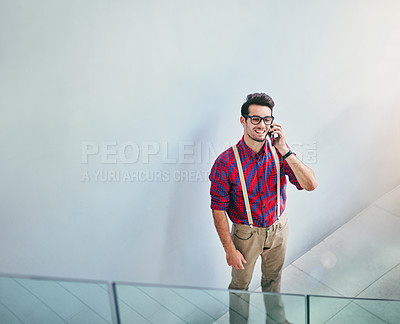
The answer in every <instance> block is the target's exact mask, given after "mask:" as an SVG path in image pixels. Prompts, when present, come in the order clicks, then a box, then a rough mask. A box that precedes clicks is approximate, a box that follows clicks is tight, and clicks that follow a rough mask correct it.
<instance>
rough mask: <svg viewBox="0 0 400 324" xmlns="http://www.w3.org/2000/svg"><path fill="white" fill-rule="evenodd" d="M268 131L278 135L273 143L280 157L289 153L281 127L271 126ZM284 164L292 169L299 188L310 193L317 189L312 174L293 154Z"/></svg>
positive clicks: (277, 125)
mask: <svg viewBox="0 0 400 324" xmlns="http://www.w3.org/2000/svg"><path fill="white" fill-rule="evenodd" d="M270 131H271V132H272V134H278V136H279V137H278V138H277V139H276V141H275V145H274V146H275V148H276V149H277V150H278V151H279V153H281V155H285V154H286V153H288V152H289V148H288V147H287V145H286V137H285V133H284V132H283V129H282V125H279V124H276V123H275V124H272V125H271V128H270ZM286 162H287V163H288V164H289V166H290V168H291V169H292V171H293V173H294V175H295V177H296V179H297V181H298V182H299V183H300V186H301V187H302V188H304V189H306V190H308V191H312V190H314V189H315V188H317V185H318V184H317V180H316V179H315V175H314V172H313V171H312V170H311V169H310V168H309V167H308V166H306V165H305V164H304V163H303V162H301V161H300V160H299V159H298V157H297V156H296V155H294V154H292V155H290V156H289V157H287V158H286Z"/></svg>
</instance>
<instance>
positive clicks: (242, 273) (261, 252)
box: [229, 213, 288, 323]
mask: <svg viewBox="0 0 400 324" xmlns="http://www.w3.org/2000/svg"><path fill="white" fill-rule="evenodd" d="M231 235H232V240H233V243H234V244H235V247H236V249H238V250H239V251H240V253H242V255H243V257H244V258H245V259H246V261H247V263H245V264H244V269H232V281H231V283H230V285H229V289H235V290H247V289H248V288H249V284H250V281H251V278H252V275H253V270H254V266H255V264H256V261H257V259H258V257H259V256H261V273H262V278H261V288H262V291H263V292H275V293H278V292H279V291H280V287H281V275H282V268H283V263H284V261H285V254H286V246H287V237H288V223H287V218H286V214H285V213H283V214H282V215H281V217H280V218H279V220H277V221H276V222H275V223H274V224H273V225H271V226H270V227H268V228H261V227H253V228H251V227H250V226H248V225H241V224H233V225H232V232H231ZM249 296H250V295H249V294H241V293H231V294H230V312H229V313H230V322H231V323H246V322H247V320H248V316H249ZM264 302H265V305H266V308H267V313H268V318H269V321H267V322H272V323H281V322H284V321H285V320H286V316H285V312H284V309H283V303H282V299H281V298H280V297H279V296H276V295H265V298H264ZM272 319H273V320H272Z"/></svg>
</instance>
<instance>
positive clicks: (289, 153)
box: [282, 149, 293, 160]
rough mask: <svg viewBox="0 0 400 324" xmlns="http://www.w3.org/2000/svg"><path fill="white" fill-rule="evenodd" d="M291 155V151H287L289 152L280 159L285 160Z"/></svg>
mask: <svg viewBox="0 0 400 324" xmlns="http://www.w3.org/2000/svg"><path fill="white" fill-rule="evenodd" d="M292 154H293V152H292V150H291V149H289V152H287V153H286V154H285V155H283V156H282V158H283V159H284V160H286V158H287V157H289V156H290V155H292Z"/></svg>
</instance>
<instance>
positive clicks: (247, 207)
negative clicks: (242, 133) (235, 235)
mask: <svg viewBox="0 0 400 324" xmlns="http://www.w3.org/2000/svg"><path fill="white" fill-rule="evenodd" d="M232 148H233V153H235V158H236V164H237V167H238V170H239V178H240V184H241V185H242V192H243V198H244V205H245V206H246V213H247V219H248V221H249V225H250V227H253V217H252V216H251V209H250V202H249V196H248V195H247V188H246V181H244V174H243V167H242V162H241V161H240V156H239V152H238V150H237V147H236V145H233V146H232Z"/></svg>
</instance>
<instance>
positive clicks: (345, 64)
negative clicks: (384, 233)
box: [0, 0, 400, 288]
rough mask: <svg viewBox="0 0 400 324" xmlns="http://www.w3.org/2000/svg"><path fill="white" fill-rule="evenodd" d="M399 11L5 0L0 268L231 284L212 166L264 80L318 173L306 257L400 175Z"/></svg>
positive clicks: (298, 211) (355, 4) (301, 236)
mask: <svg viewBox="0 0 400 324" xmlns="http://www.w3.org/2000/svg"><path fill="white" fill-rule="evenodd" d="M399 10H400V3H399V2H397V1H394V0H393V1H390V0H385V1H377V0H376V1H356V0H352V1H329V2H327V1H324V2H322V1H301V2H299V1H281V2H279V3H277V2H275V1H251V2H247V3H245V2H239V1H237V2H236V1H234V2H232V1H201V2H193V1H190V2H188V1H183V0H182V1H145V2H143V1H106V0H91V1H89V0H87V1H54V0H47V1H46V0H40V1H34V2H32V1H14V0H1V1H0V24H1V26H0V48H1V51H0V55H1V56H0V64H1V65H0V69H1V73H0V93H1V95H0V105H1V118H0V124H1V125H0V126H1V127H0V132H1V136H0V142H1V152H2V155H1V160H0V170H1V171H0V172H1V182H0V197H1V198H0V204H1V205H0V208H1V209H0V210H1V217H0V242H1V244H0V272H10V273H20V274H36V275H51V276H62V277H71V278H93V279H106V280H124V281H136V282H150V283H165V284H179V285H189V286H206V287H220V288H225V287H226V286H227V284H228V281H229V268H228V267H227V266H226V263H225V255H224V252H223V249H222V247H221V244H220V243H219V240H218V237H217V235H216V233H215V230H214V228H213V223H212V218H211V212H210V209H209V182H208V180H207V172H208V171H209V169H210V167H211V165H212V163H213V160H214V159H215V157H216V155H217V154H219V153H220V152H221V151H222V150H223V149H224V148H225V147H227V146H228V145H230V144H233V143H236V142H237V141H238V140H239V139H240V137H241V132H242V128H241V126H240V124H239V108H240V105H241V104H242V102H243V100H244V98H245V96H246V95H247V94H248V93H250V92H255V91H264V92H267V93H269V94H270V95H271V96H272V97H273V98H274V100H275V102H276V112H275V115H276V118H277V121H278V120H279V122H280V123H282V124H283V125H284V127H285V130H286V134H287V139H288V142H289V144H291V145H293V147H295V148H296V151H297V152H298V154H299V155H301V156H302V158H303V160H304V161H305V162H308V163H309V165H310V166H311V167H312V168H313V169H314V171H315V173H316V175H317V177H318V180H319V187H318V189H317V190H316V191H315V192H312V193H307V192H298V191H297V190H295V189H292V188H291V189H290V190H289V202H288V208H287V211H288V214H289V217H290V222H291V236H290V242H289V251H288V257H287V260H288V262H290V261H292V260H294V259H295V258H297V257H299V256H300V255H302V254H303V253H304V252H305V251H307V250H308V249H309V248H311V247H312V246H313V245H315V244H316V243H318V242H319V241H320V240H321V239H323V238H324V237H326V236H327V235H328V234H329V233H331V232H332V231H334V230H335V229H336V228H338V227H339V226H340V225H341V224H343V223H344V222H346V221H347V220H348V219H349V218H351V217H352V216H354V215H355V214H356V213H357V212H359V211H360V210H362V209H363V208H364V207H366V206H368V205H369V204H370V203H371V202H372V201H374V200H376V199H377V198H378V197H379V196H381V195H382V194H383V193H385V192H387V191H389V190H390V189H391V188H393V187H395V186H396V185H398V184H399V181H400V172H399V169H398V160H399V153H398V144H397V143H398V142H399V140H400V133H399V129H400V128H399V120H400V118H399V117H400V116H399V114H400V113H399V109H398V102H399V99H400V92H399V89H400V79H399V77H398V76H399V75H400V63H399V61H398V57H399V56H400V55H399V54H400V53H399V52H400V36H399V33H398V30H399V27H400V22H399V21H398V19H397V18H398V17H397V16H398V15H397V13H398V12H399ZM96 175H97V177H96ZM378 221H379V220H378V219H377V222H378Z"/></svg>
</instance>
